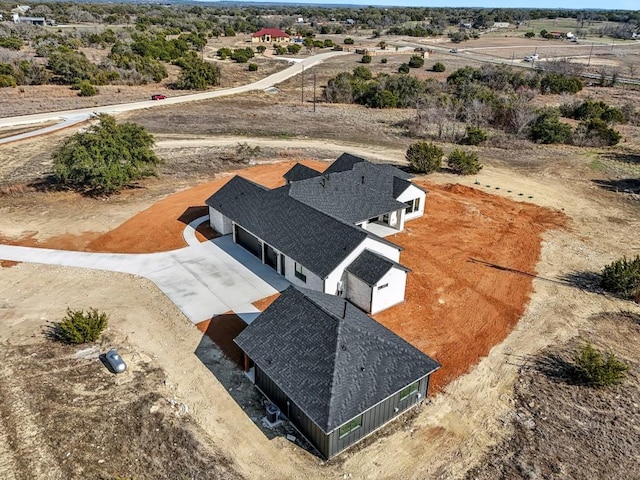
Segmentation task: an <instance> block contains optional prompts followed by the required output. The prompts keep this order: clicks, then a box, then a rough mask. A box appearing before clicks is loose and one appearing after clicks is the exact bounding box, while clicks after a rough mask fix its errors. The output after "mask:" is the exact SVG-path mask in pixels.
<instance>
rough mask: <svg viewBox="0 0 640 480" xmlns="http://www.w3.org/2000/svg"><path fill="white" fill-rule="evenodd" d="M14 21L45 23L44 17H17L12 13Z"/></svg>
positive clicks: (33, 23) (42, 24) (35, 23)
mask: <svg viewBox="0 0 640 480" xmlns="http://www.w3.org/2000/svg"><path fill="white" fill-rule="evenodd" d="M13 22H14V23H28V24H30V25H39V26H44V25H46V23H47V22H46V20H45V18H44V17H19V16H17V14H14V18H13Z"/></svg>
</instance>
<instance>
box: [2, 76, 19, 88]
mask: <svg viewBox="0 0 640 480" xmlns="http://www.w3.org/2000/svg"><path fill="white" fill-rule="evenodd" d="M15 86H16V79H15V78H13V76H12V75H0V88H3V87H15Z"/></svg>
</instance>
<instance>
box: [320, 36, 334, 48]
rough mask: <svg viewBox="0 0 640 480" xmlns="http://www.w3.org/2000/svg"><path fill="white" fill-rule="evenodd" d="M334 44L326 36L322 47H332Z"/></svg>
mask: <svg viewBox="0 0 640 480" xmlns="http://www.w3.org/2000/svg"><path fill="white" fill-rule="evenodd" d="M335 45H336V44H335V43H333V40H331V39H330V38H326V39H325V40H324V42H323V47H325V48H331V47H334V46H335Z"/></svg>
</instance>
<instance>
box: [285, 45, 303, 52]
mask: <svg viewBox="0 0 640 480" xmlns="http://www.w3.org/2000/svg"><path fill="white" fill-rule="evenodd" d="M300 50H302V45H298V44H297V43H292V44H290V45H287V52H289V53H290V54H291V55H296V54H298V53H300Z"/></svg>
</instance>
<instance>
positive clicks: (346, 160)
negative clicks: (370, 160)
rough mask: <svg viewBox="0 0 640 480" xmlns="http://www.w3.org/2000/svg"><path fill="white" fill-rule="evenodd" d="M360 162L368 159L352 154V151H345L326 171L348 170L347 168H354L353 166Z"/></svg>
mask: <svg viewBox="0 0 640 480" xmlns="http://www.w3.org/2000/svg"><path fill="white" fill-rule="evenodd" d="M360 162H366V160H365V159H364V158H362V157H356V156H355V155H351V154H350V153H343V154H342V155H340V156H339V157H338V158H337V159H336V161H335V162H333V163H332V164H331V165H329V167H328V168H327V169H326V170H325V171H324V173H336V172H346V171H347V170H352V169H353V166H354V165H355V164H356V163H360Z"/></svg>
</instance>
